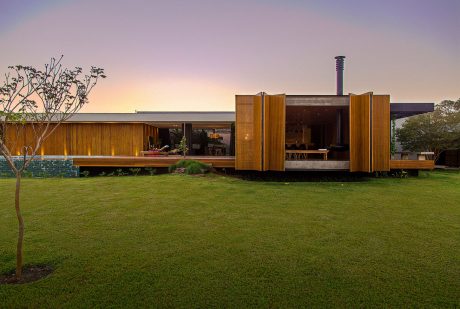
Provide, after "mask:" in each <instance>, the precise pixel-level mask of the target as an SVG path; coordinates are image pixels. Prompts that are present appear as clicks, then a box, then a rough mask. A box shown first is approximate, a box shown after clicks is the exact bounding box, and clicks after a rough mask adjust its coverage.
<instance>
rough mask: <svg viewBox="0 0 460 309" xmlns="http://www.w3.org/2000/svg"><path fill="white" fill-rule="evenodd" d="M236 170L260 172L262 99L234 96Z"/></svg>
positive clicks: (259, 97)
mask: <svg viewBox="0 0 460 309" xmlns="http://www.w3.org/2000/svg"><path fill="white" fill-rule="evenodd" d="M235 108H236V124H235V125H236V141H235V146H236V149H235V150H236V151H235V152H236V153H235V168H236V169H237V170H257V171H260V170H262V97H261V96H259V95H257V96H252V95H237V96H236V106H235Z"/></svg>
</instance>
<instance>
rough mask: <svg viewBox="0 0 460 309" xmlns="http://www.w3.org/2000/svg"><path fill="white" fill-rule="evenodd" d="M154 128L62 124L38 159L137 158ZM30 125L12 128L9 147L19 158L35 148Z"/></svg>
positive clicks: (125, 125)
mask: <svg viewBox="0 0 460 309" xmlns="http://www.w3.org/2000/svg"><path fill="white" fill-rule="evenodd" d="M151 133H153V134H155V130H154V129H152V126H149V125H147V124H142V123H63V124H61V125H59V126H58V128H56V130H55V131H54V132H53V133H52V134H51V135H50V136H49V137H48V138H47V139H46V140H45V142H44V143H43V145H42V147H41V148H40V150H39V152H38V153H37V155H60V156H67V155H68V156H77V155H81V156H138V155H139V152H140V151H142V150H144V149H145V148H144V147H145V145H146V139H147V142H148V135H146V134H151ZM33 136H34V135H33V129H32V126H31V125H30V124H28V125H26V126H20V127H19V128H18V130H16V129H15V126H13V125H11V126H9V129H8V131H7V136H6V138H7V145H8V147H9V149H11V151H12V152H13V153H14V154H16V155H18V154H20V153H22V151H21V147H23V146H24V145H31V146H33V145H32V144H33V142H34V140H35V139H34V138H33Z"/></svg>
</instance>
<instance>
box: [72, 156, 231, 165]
mask: <svg viewBox="0 0 460 309" xmlns="http://www.w3.org/2000/svg"><path fill="white" fill-rule="evenodd" d="M181 159H183V157H182V156H167V157H166V156H165V157H163V156H157V157H124V156H115V157H109V156H107V157H78V158H74V159H73V164H74V165H75V166H86V167H88V166H97V167H168V166H170V165H172V164H174V163H176V162H177V161H179V160H181ZM186 159H188V160H198V161H201V162H204V163H208V164H211V165H212V166H213V167H219V168H223V167H226V168H234V167H235V157H229V156H222V157H221V156H215V157H213V156H187V157H186Z"/></svg>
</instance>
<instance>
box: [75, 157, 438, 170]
mask: <svg viewBox="0 0 460 309" xmlns="http://www.w3.org/2000/svg"><path fill="white" fill-rule="evenodd" d="M181 159H183V157H181V156H167V157H166V156H165V157H163V156H158V157H129V156H114V157H111V156H94V157H90V156H88V157H75V158H73V163H74V165H76V166H85V167H88V166H94V167H96V166H97V167H168V166H170V165H171V164H174V163H176V162H177V161H179V160H181ZM186 159H189V160H198V161H201V162H204V163H208V164H211V165H212V166H213V167H218V168H235V157H230V156H187V157H186ZM312 162H314V163H315V164H317V165H318V164H321V163H323V162H328V161H312ZM390 168H391V169H418V170H432V169H434V161H433V160H391V161H390ZM325 169H327V168H325ZM346 169H348V166H347V168H346Z"/></svg>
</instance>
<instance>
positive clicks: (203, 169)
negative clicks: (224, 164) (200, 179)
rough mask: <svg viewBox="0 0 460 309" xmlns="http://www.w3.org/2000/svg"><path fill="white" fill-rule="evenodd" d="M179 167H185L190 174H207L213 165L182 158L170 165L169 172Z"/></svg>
mask: <svg viewBox="0 0 460 309" xmlns="http://www.w3.org/2000/svg"><path fill="white" fill-rule="evenodd" d="M177 169H183V170H184V171H185V173H186V174H188V175H196V174H205V173H207V172H209V171H210V170H211V165H209V164H206V163H203V162H200V161H196V160H180V161H179V162H177V163H176V164H173V165H171V166H170V167H169V172H170V173H173V172H175V171H176V170H177Z"/></svg>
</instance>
